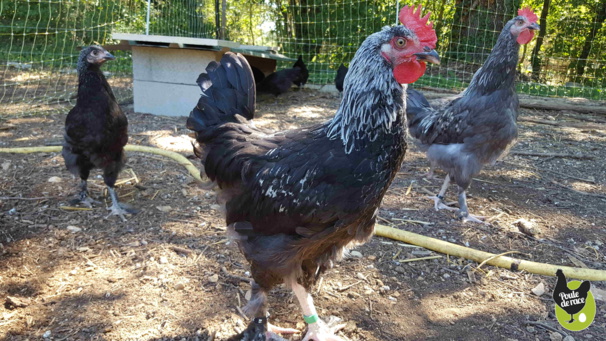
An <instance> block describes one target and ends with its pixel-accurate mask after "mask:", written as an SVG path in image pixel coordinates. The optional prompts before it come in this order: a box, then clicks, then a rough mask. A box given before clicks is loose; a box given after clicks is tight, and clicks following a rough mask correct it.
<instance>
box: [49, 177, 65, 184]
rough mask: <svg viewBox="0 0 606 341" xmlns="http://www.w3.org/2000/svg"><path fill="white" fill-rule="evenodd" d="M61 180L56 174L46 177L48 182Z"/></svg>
mask: <svg viewBox="0 0 606 341" xmlns="http://www.w3.org/2000/svg"><path fill="white" fill-rule="evenodd" d="M61 181H63V180H61V178H60V177H58V176H51V177H50V178H48V182H50V183H59V182H61Z"/></svg>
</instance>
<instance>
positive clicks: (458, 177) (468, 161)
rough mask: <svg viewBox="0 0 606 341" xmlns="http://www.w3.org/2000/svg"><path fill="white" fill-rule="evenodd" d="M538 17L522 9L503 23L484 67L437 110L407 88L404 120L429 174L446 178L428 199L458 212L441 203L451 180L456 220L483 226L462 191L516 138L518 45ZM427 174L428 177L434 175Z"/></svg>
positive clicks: (529, 34)
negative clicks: (455, 195)
mask: <svg viewBox="0 0 606 341" xmlns="http://www.w3.org/2000/svg"><path fill="white" fill-rule="evenodd" d="M536 21H537V16H536V14H534V13H533V12H532V10H530V8H524V9H521V10H519V11H518V16H517V17H515V18H513V19H512V20H510V21H509V22H507V24H506V25H505V28H503V31H502V32H501V34H500V35H499V38H498V40H497V43H496V45H495V46H494V48H493V49H492V52H491V53H490V55H489V56H488V59H487V60H486V62H485V63H484V65H483V66H482V67H481V68H480V69H479V70H478V71H477V72H476V73H475V74H474V76H473V78H472V80H471V83H470V84H469V87H468V88H467V89H465V91H463V92H462V93H461V94H460V95H459V96H457V98H455V99H454V100H452V101H451V102H449V103H447V104H446V105H445V106H443V107H440V108H432V107H431V106H430V105H429V103H428V102H427V100H426V99H425V97H424V96H423V95H422V94H421V93H420V92H418V91H416V90H412V89H409V90H408V91H407V92H408V97H407V108H406V116H407V119H408V129H409V131H410V135H411V136H412V137H413V138H414V139H415V142H416V143H417V144H418V145H419V146H420V147H421V149H422V150H423V151H425V152H426V153H427V158H428V159H429V161H430V163H431V166H432V170H433V168H434V167H436V166H437V167H440V168H442V169H443V170H445V171H446V173H447V175H446V178H445V180H444V184H443V186H442V188H441V190H440V192H439V193H438V194H437V195H436V196H435V197H432V199H433V200H434V202H435V209H436V210H439V209H449V210H457V209H456V208H452V207H449V206H447V205H445V204H444V194H445V193H446V190H447V189H448V185H449V184H450V181H451V180H452V181H454V182H455V183H456V184H457V185H458V187H459V194H458V202H459V209H458V217H459V218H460V219H462V220H463V221H464V222H465V221H473V222H478V223H481V222H482V219H483V217H479V216H474V215H471V214H469V209H468V208H467V199H466V194H465V192H466V190H467V188H468V187H469V185H470V184H471V179H472V178H473V176H475V175H476V174H478V173H479V172H480V170H481V169H482V167H483V166H484V165H485V164H492V163H494V162H495V161H496V160H497V158H499V157H500V156H501V155H502V154H503V153H504V152H505V151H506V150H508V148H510V147H511V146H512V145H513V143H514V141H515V140H516V138H517V136H518V128H517V124H516V120H517V117H518V110H519V101H518V95H517V94H516V91H515V77H516V66H517V64H518V51H519V49H520V44H527V43H529V42H530V41H531V40H532V37H533V36H534V30H538V29H539V25H538V24H537V23H536ZM432 170H430V174H431V173H432Z"/></svg>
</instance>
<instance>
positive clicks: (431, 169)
mask: <svg viewBox="0 0 606 341" xmlns="http://www.w3.org/2000/svg"><path fill="white" fill-rule="evenodd" d="M435 169H436V166H435V165H434V164H433V162H431V161H430V163H429V171H427V173H425V174H423V176H425V178H426V179H427V180H433V179H435V178H436V176H435V174H434V170H435Z"/></svg>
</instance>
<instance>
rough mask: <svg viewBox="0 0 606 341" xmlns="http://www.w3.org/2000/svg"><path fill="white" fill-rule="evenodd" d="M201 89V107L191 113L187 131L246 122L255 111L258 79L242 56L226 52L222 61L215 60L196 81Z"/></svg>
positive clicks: (198, 106) (199, 103) (199, 104)
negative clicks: (256, 79)
mask: <svg viewBox="0 0 606 341" xmlns="http://www.w3.org/2000/svg"><path fill="white" fill-rule="evenodd" d="M196 83H198V85H199V86H200V89H202V95H201V96H200V100H199V101H198V104H197V105H196V107H195V108H194V110H192V111H191V113H190V114H189V118H188V119H187V128H189V129H191V130H193V131H195V132H202V131H204V130H206V129H208V128H209V127H213V126H217V125H220V124H223V123H227V122H238V121H239V120H238V117H237V115H240V116H242V117H244V118H246V119H247V120H250V119H252V118H253V116H254V112H255V96H256V89H255V80H254V77H253V73H252V70H251V68H250V66H249V65H248V62H247V61H246V59H245V58H244V57H243V56H242V55H241V54H239V53H238V54H235V53H232V52H226V53H225V54H224V55H223V57H222V58H221V61H220V62H218V63H217V62H215V61H212V62H210V63H209V64H208V66H207V67H206V72H205V73H201V74H200V76H199V77H198V80H197V81H196Z"/></svg>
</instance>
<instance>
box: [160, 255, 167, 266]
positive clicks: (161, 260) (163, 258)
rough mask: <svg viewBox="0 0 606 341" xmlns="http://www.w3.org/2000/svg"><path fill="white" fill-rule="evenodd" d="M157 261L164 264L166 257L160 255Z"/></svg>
mask: <svg viewBox="0 0 606 341" xmlns="http://www.w3.org/2000/svg"><path fill="white" fill-rule="evenodd" d="M158 262H160V264H166V263H168V258H166V257H164V256H161V257H160V259H158Z"/></svg>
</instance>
